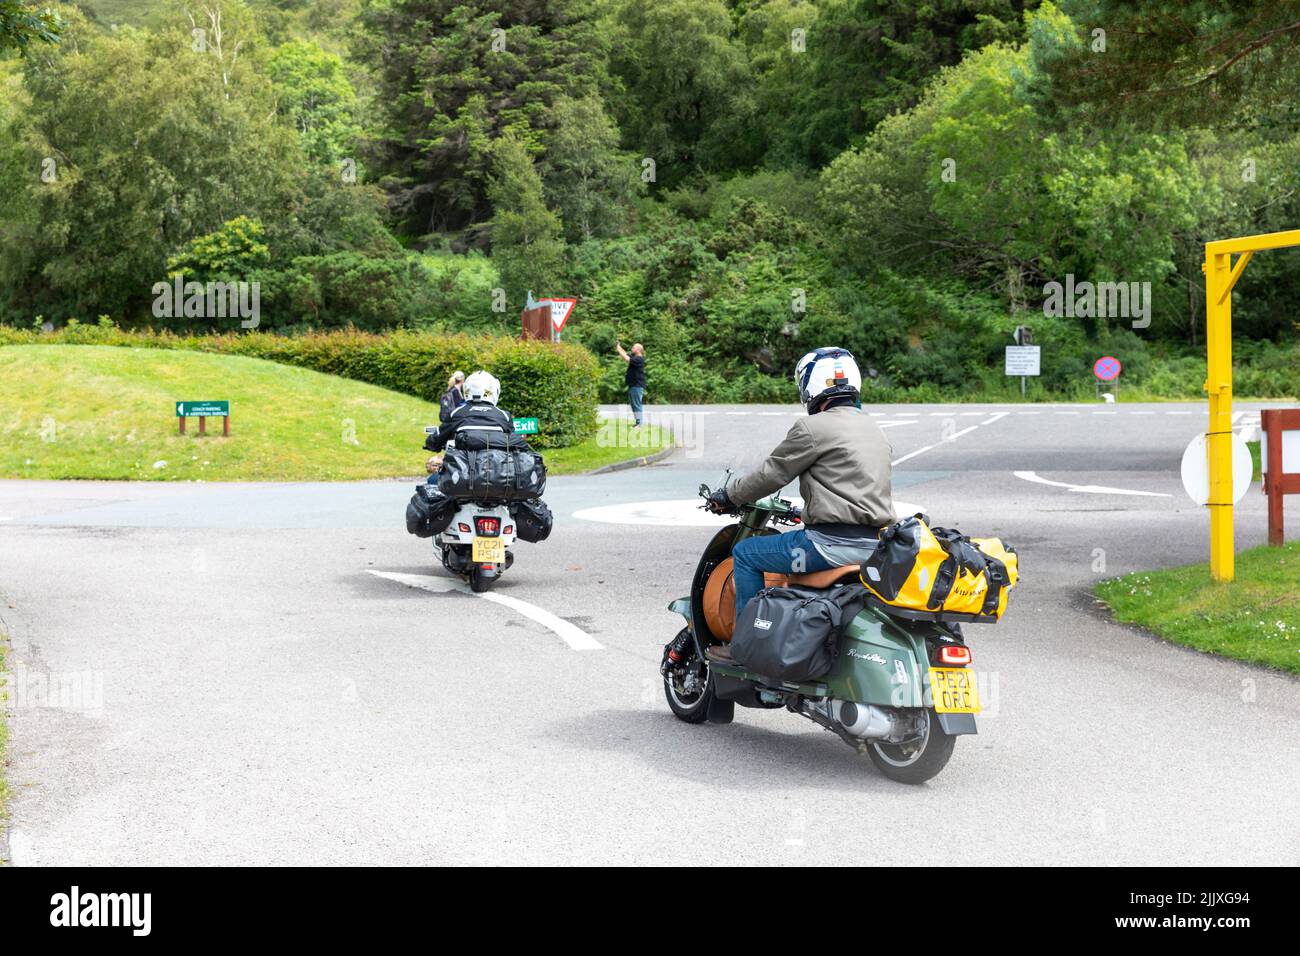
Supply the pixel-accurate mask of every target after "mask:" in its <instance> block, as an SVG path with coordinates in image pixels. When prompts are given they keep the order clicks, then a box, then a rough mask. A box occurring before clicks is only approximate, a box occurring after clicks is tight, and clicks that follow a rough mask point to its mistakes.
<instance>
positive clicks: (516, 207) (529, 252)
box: [488, 134, 564, 303]
mask: <svg viewBox="0 0 1300 956" xmlns="http://www.w3.org/2000/svg"><path fill="white" fill-rule="evenodd" d="M492 155H493V164H492V175H491V179H490V182H489V186H488V196H489V198H491V200H492V203H493V206H494V207H495V208H496V215H494V216H493V218H492V260H493V262H495V263H496V266H497V270H498V271H499V272H500V274H501V282H502V284H503V285H504V287H505V290H506V293H507V301H509V302H512V303H522V302H523V301H524V300H525V297H526V296H527V293H528V291H529V290H530V289H531V290H533V291H535V292H537V294H538V296H539V297H540V296H543V295H551V294H553V293H554V289H555V286H556V283H557V281H558V279H559V274H560V269H561V268H562V266H563V261H564V240H563V238H562V236H561V231H562V227H561V224H560V218H559V216H557V215H555V213H553V212H551V210H550V209H548V208H547V207H546V201H545V199H544V198H543V195H542V179H541V176H539V175H538V173H537V169H536V168H535V167H534V166H533V161H532V159H531V158H530V157H529V155H528V151H527V149H525V147H524V144H523V142H522V141H521V140H520V139H519V138H518V137H516V136H515V135H514V134H507V135H505V136H502V137H501V138H500V139H498V140H497V141H496V143H495V145H494V146H493V148H492Z"/></svg>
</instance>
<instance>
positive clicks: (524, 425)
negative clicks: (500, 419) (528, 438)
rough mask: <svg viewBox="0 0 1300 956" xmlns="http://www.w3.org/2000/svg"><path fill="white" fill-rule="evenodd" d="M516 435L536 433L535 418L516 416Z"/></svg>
mask: <svg viewBox="0 0 1300 956" xmlns="http://www.w3.org/2000/svg"><path fill="white" fill-rule="evenodd" d="M515 434H516V435H536V434H537V419H535V418H516V419H515Z"/></svg>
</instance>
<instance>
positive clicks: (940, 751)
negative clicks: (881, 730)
mask: <svg viewBox="0 0 1300 956" xmlns="http://www.w3.org/2000/svg"><path fill="white" fill-rule="evenodd" d="M924 713H925V733H924V735H923V736H922V737H921V739H920V740H919V741H916V742H909V743H906V744H887V743H879V742H875V741H873V742H871V743H869V744H867V755H868V756H869V757H870V758H871V762H872V763H873V764H875V765H876V769H877V770H879V771H880V772H881V773H883V774H884V775H885V776H886V777H888V778H889V779H890V780H894V781H896V782H898V783H908V784H918V783H925V782H926V781H927V780H929V779H930V778H931V777H934V776H935V775H936V774H938V773H939V771H940V770H942V769H943V768H944V767H946V766H947V765H948V759H949V758H950V757H951V756H952V748H953V744H955V743H956V742H957V738H956V737H954V736H951V735H949V734H947V733H944V729H943V727H942V726H940V724H939V718H938V717H936V716H935V713H934V711H933V710H927V711H924Z"/></svg>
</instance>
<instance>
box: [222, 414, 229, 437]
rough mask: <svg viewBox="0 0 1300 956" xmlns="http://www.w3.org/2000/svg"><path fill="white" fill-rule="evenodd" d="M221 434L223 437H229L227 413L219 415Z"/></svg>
mask: <svg viewBox="0 0 1300 956" xmlns="http://www.w3.org/2000/svg"><path fill="white" fill-rule="evenodd" d="M221 434H222V436H223V437H225V438H229V437H230V416H229V415H222V416H221Z"/></svg>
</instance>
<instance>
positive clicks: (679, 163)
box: [611, 0, 756, 186]
mask: <svg viewBox="0 0 1300 956" xmlns="http://www.w3.org/2000/svg"><path fill="white" fill-rule="evenodd" d="M618 23H619V31H620V32H619V37H618V40H617V41H616V44H615V51H616V52H615V55H614V57H613V59H612V61H611V68H612V69H613V70H614V71H615V73H616V74H617V75H618V76H619V77H620V78H621V79H622V80H623V82H624V83H625V84H626V87H627V96H626V98H625V99H624V100H623V101H622V112H621V114H620V115H619V117H618V119H619V125H620V126H621V127H622V129H623V131H624V133H625V135H626V139H627V144H628V146H629V147H630V148H632V149H635V150H638V151H639V152H640V153H641V154H642V155H643V156H644V157H646V158H649V159H651V160H652V161H653V162H654V164H655V181H656V182H658V183H662V184H664V185H669V186H671V185H674V184H676V183H679V182H681V181H682V180H683V179H685V178H686V177H687V176H690V175H691V174H692V173H694V172H696V171H697V170H700V169H729V168H734V167H737V166H744V165H746V164H748V163H749V162H751V161H752V160H753V159H755V158H756V156H755V155H754V153H753V150H752V149H748V150H747V149H746V148H745V146H746V143H745V140H746V138H747V136H748V135H749V132H750V131H749V129H748V127H749V126H750V124H752V123H753V122H754V121H755V117H754V116H753V104H752V99H751V92H750V75H749V65H748V62H747V60H746V57H745V51H744V48H743V47H742V46H741V45H740V44H739V42H738V41H737V40H736V39H735V38H734V36H733V34H734V29H733V26H732V22H731V17H730V15H729V13H728V11H727V8H726V7H725V6H724V5H723V4H722V2H721V0H661V2H657V3H644V2H641V0H627V2H625V3H624V4H623V5H622V6H621V7H620V8H619V11H618Z"/></svg>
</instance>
